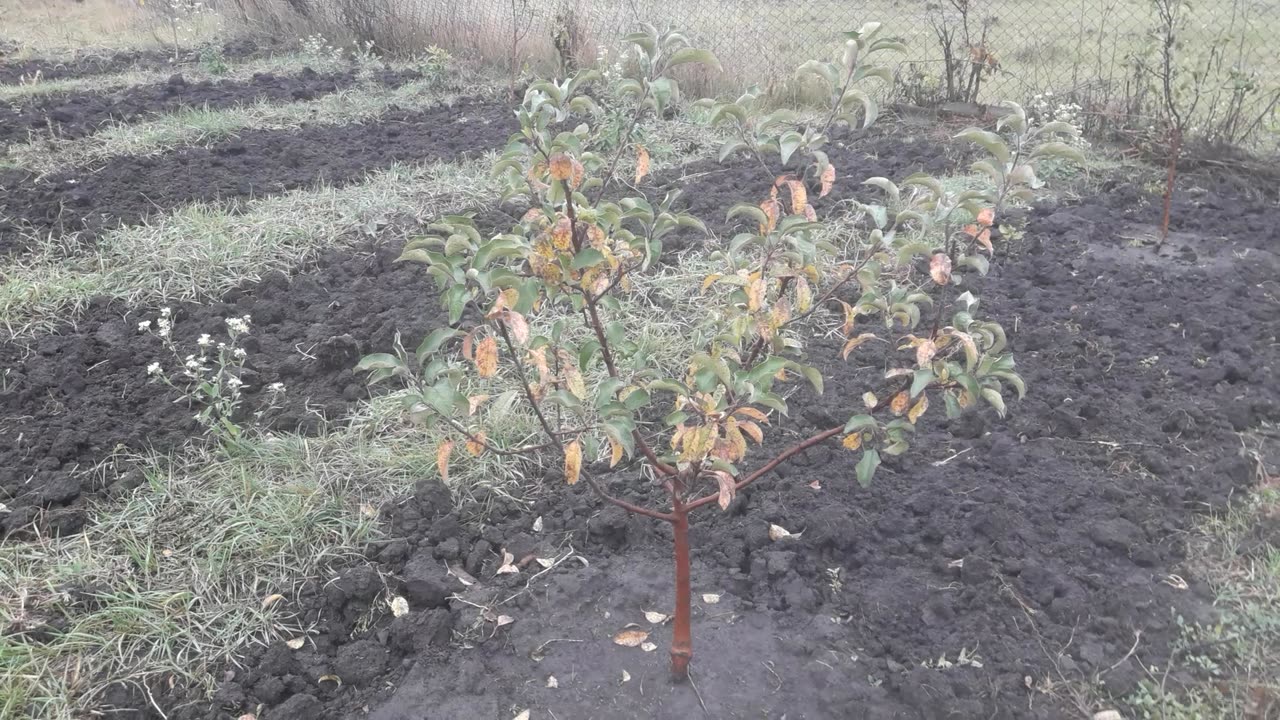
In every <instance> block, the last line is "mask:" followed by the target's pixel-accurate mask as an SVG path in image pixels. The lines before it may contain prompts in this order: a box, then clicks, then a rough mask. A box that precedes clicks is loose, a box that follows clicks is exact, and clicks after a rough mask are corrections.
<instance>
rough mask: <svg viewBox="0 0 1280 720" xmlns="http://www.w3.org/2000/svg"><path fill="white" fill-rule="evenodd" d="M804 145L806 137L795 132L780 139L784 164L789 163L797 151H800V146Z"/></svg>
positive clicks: (792, 131)
mask: <svg viewBox="0 0 1280 720" xmlns="http://www.w3.org/2000/svg"><path fill="white" fill-rule="evenodd" d="M803 144H804V136H802V135H801V134H800V133H798V132H796V131H795V130H789V131H787V132H785V133H783V134H782V136H781V137H779V138H778V147H779V149H780V150H781V154H782V164H783V165H786V164H787V161H788V160H790V159H791V156H792V155H793V154H795V151H796V150H798V149H800V146H801V145H803Z"/></svg>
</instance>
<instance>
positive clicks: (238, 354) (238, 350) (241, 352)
mask: <svg viewBox="0 0 1280 720" xmlns="http://www.w3.org/2000/svg"><path fill="white" fill-rule="evenodd" d="M231 353H232V354H233V355H235V356H236V357H237V358H238V359H240V360H243V359H245V357H246V356H247V355H248V354H249V353H248V352H246V351H245V349H244V348H236V349H235V350H232V351H231Z"/></svg>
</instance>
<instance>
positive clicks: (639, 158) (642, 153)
mask: <svg viewBox="0 0 1280 720" xmlns="http://www.w3.org/2000/svg"><path fill="white" fill-rule="evenodd" d="M648 174H649V151H648V150H645V149H644V146H643V145H639V144H637V145H636V184H637V185H639V184H640V181H641V180H643V179H644V176H645V175H648Z"/></svg>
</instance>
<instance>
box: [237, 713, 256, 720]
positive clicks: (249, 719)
mask: <svg viewBox="0 0 1280 720" xmlns="http://www.w3.org/2000/svg"><path fill="white" fill-rule="evenodd" d="M236 720H258V716H257V715H254V714H253V713H245V714H243V715H241V716H240V717H238V718H236Z"/></svg>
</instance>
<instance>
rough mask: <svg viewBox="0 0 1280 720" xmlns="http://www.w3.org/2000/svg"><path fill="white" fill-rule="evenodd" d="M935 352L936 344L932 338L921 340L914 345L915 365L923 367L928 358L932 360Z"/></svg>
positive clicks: (926, 363)
mask: <svg viewBox="0 0 1280 720" xmlns="http://www.w3.org/2000/svg"><path fill="white" fill-rule="evenodd" d="M937 352H938V346H937V345H935V344H934V343H933V341H932V340H924V341H921V343H920V344H919V345H917V346H916V365H918V366H920V367H925V366H926V365H928V364H929V361H930V360H933V356H934V355H935V354H937Z"/></svg>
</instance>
